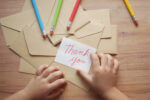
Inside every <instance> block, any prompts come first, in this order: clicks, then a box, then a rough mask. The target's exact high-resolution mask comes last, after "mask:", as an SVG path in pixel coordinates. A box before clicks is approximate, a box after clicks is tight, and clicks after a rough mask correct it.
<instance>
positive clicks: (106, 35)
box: [101, 25, 113, 39]
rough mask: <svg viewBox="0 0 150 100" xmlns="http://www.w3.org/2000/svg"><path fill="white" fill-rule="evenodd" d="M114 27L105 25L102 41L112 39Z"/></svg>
mask: <svg viewBox="0 0 150 100" xmlns="http://www.w3.org/2000/svg"><path fill="white" fill-rule="evenodd" d="M112 27H113V26H112V25H105V28H104V31H103V35H102V37H101V39H108V38H111V37H112Z"/></svg>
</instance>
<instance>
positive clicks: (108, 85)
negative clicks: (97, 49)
mask: <svg viewBox="0 0 150 100" xmlns="http://www.w3.org/2000/svg"><path fill="white" fill-rule="evenodd" d="M91 60H92V67H93V74H92V75H89V74H87V73H85V72H83V71H81V70H77V73H78V75H79V76H80V77H81V78H82V79H83V80H85V81H86V83H88V85H89V86H90V87H91V88H92V89H93V90H95V91H96V92H97V93H98V94H103V95H104V94H106V93H107V92H108V91H110V90H111V89H113V88H114V87H115V84H116V79H117V72H118V69H119V64H118V61H117V60H116V59H113V58H112V57H111V56H110V55H108V54H98V55H97V54H91Z"/></svg>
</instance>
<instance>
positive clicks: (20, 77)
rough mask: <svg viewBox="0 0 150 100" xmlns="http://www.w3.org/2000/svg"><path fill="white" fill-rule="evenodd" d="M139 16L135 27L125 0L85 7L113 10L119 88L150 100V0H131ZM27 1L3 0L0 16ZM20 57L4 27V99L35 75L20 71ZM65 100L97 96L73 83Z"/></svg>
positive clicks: (90, 0) (0, 94)
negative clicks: (10, 45) (8, 44)
mask: <svg viewBox="0 0 150 100" xmlns="http://www.w3.org/2000/svg"><path fill="white" fill-rule="evenodd" d="M130 1H131V4H132V6H133V9H134V11H135V13H136V16H137V18H138V19H139V23H140V25H139V27H135V26H134V24H133V22H132V20H131V18H130V15H129V14H128V11H127V9H126V7H125V5H124V3H123V0H84V1H83V3H82V5H83V7H84V9H105V8H109V9H111V23H112V24H116V25H118V35H119V39H118V49H119V55H118V59H119V61H120V71H119V80H118V85H117V87H118V88H119V89H120V90H121V91H123V92H124V93H125V94H126V95H128V96H129V97H130V98H132V99H135V100H150V17H149V16H150V6H149V5H150V0H130ZM23 4H24V0H0V18H2V17H5V16H8V15H11V14H14V13H17V12H19V11H21V8H22V7H23ZM18 66H19V57H18V56H17V55H15V54H14V53H13V52H12V51H10V50H9V49H8V47H7V46H6V43H5V40H4V36H3V34H2V30H1V28H0V98H1V99H3V98H5V97H7V96H10V95H11V94H13V93H14V92H16V91H18V90H20V89H22V88H23V87H24V86H25V85H26V84H27V83H28V81H29V80H30V79H31V77H32V75H28V74H23V73H19V72H18ZM60 99H61V100H62V99H64V100H93V99H94V97H93V96H92V95H90V94H88V93H86V92H84V91H82V90H81V89H79V88H78V87H75V86H74V85H71V84H69V86H68V87H67V89H66V91H65V93H64V94H63V95H62V96H61V97H60Z"/></svg>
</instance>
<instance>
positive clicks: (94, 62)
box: [91, 54, 100, 70]
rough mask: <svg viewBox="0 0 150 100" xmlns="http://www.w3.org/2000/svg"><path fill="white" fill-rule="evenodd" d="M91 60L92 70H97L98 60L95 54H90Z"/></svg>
mask: <svg viewBox="0 0 150 100" xmlns="http://www.w3.org/2000/svg"><path fill="white" fill-rule="evenodd" d="M91 60H92V67H93V70H97V69H98V68H99V66H100V61H99V58H98V56H97V55H96V54H91Z"/></svg>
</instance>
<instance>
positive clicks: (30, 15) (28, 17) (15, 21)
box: [0, 10, 35, 31]
mask: <svg viewBox="0 0 150 100" xmlns="http://www.w3.org/2000/svg"><path fill="white" fill-rule="evenodd" d="M34 20H35V15H34V12H33V10H27V11H24V12H21V13H17V14H14V15H11V16H8V17H4V18H2V19H0V22H1V25H3V26H6V27H8V28H11V29H14V30H17V31H22V29H23V28H24V27H25V26H26V25H31V24H32V23H33V22H34Z"/></svg>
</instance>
